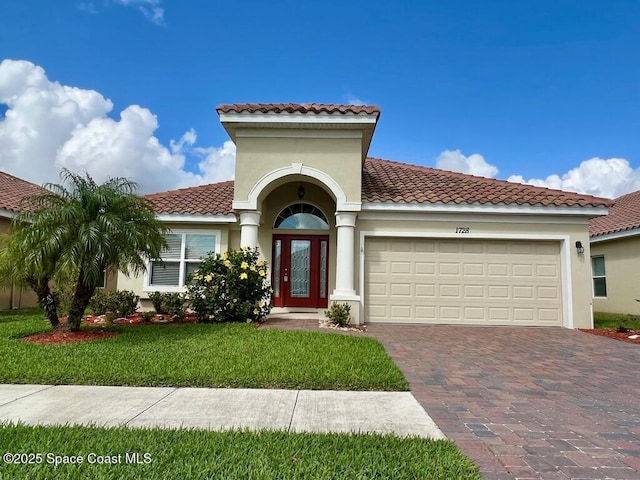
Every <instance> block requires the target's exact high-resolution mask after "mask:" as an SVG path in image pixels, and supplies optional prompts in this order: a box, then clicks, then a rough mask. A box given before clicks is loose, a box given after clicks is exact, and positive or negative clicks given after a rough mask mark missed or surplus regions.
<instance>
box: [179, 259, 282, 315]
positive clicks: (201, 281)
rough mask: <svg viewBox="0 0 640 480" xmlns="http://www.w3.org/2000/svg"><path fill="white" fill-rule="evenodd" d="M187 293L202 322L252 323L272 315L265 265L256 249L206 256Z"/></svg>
mask: <svg viewBox="0 0 640 480" xmlns="http://www.w3.org/2000/svg"><path fill="white" fill-rule="evenodd" d="M187 291H188V295H189V297H190V298H191V308H192V309H193V310H194V311H195V312H196V314H197V315H198V317H199V318H200V321H201V322H255V321H257V320H260V319H261V318H264V317H265V316H267V315H268V314H269V312H270V311H271V289H270V288H269V284H268V282H267V264H266V262H264V261H262V260H258V249H257V248H256V249H250V248H246V247H243V248H242V250H231V251H229V252H227V253H223V254H222V255H220V254H215V255H213V254H209V256H207V257H206V258H205V259H204V261H203V262H202V265H201V266H200V268H199V269H198V270H197V271H196V272H195V273H194V274H193V275H191V277H190V279H189V283H188V286H187Z"/></svg>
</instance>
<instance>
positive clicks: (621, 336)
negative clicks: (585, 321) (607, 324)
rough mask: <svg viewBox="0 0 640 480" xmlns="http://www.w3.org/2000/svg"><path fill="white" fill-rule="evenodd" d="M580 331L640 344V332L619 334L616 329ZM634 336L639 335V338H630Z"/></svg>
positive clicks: (585, 329) (582, 329)
mask: <svg viewBox="0 0 640 480" xmlns="http://www.w3.org/2000/svg"><path fill="white" fill-rule="evenodd" d="M579 330H580V331H581V332H585V333H591V334H592V335H599V336H601V337H608V338H613V339H614V340H619V341H621V342H627V343H635V344H640V330H629V331H628V332H618V331H617V330H616V329H615V328H580V329H579ZM634 335H638V338H635V339H633V338H629V337H630V336H634Z"/></svg>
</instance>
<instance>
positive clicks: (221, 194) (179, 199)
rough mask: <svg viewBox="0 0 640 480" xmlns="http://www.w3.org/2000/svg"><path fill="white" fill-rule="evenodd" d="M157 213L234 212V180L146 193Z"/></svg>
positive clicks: (214, 213) (198, 213) (199, 213)
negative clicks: (232, 206) (232, 204)
mask: <svg viewBox="0 0 640 480" xmlns="http://www.w3.org/2000/svg"><path fill="white" fill-rule="evenodd" d="M145 197H146V198H148V199H149V200H151V202H153V204H154V209H155V211H156V213H167V214H171V213H173V214H182V215H226V214H230V213H233V210H232V208H231V203H232V202H233V182H232V181H227V182H220V183H213V184H210V185H200V186H197V187H190V188H181V189H179V190H171V191H168V192H159V193H150V194H148V195H145Z"/></svg>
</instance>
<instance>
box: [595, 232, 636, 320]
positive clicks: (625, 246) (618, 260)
mask: <svg viewBox="0 0 640 480" xmlns="http://www.w3.org/2000/svg"><path fill="white" fill-rule="evenodd" d="M591 255H592V256H597V255H604V262H605V273H606V282H607V297H606V298H594V299H593V309H594V311H596V312H610V313H624V314H627V313H631V314H634V315H640V302H637V301H636V299H640V236H635V237H628V238H622V239H619V240H611V241H608V242H598V243H592V244H591Z"/></svg>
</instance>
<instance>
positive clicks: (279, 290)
mask: <svg viewBox="0 0 640 480" xmlns="http://www.w3.org/2000/svg"><path fill="white" fill-rule="evenodd" d="M271 258H272V269H271V270H272V279H271V285H272V287H273V304H274V306H276V307H311V308H326V307H327V305H328V302H327V298H328V288H329V285H328V281H329V271H328V268H327V267H328V264H329V236H328V235H274V236H273V256H272V257H271Z"/></svg>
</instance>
